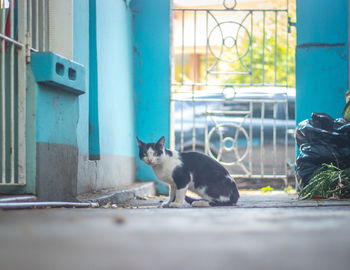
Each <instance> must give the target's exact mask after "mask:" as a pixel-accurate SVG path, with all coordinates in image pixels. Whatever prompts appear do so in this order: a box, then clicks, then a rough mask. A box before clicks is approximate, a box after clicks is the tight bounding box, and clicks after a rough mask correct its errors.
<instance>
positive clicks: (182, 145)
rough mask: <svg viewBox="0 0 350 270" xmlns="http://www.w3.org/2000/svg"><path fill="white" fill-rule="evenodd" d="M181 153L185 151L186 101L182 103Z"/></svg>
mask: <svg viewBox="0 0 350 270" xmlns="http://www.w3.org/2000/svg"><path fill="white" fill-rule="evenodd" d="M180 143H181V144H180V149H181V152H182V151H183V150H184V101H181V142H180Z"/></svg>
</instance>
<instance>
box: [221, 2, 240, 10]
mask: <svg viewBox="0 0 350 270" xmlns="http://www.w3.org/2000/svg"><path fill="white" fill-rule="evenodd" d="M223 5H224V7H225V8H226V9H229V10H232V9H235V8H236V6H237V1H236V0H231V1H228V0H224V2H223Z"/></svg>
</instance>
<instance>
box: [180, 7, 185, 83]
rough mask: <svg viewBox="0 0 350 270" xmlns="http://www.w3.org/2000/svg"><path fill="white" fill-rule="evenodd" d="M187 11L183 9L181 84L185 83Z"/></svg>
mask: <svg viewBox="0 0 350 270" xmlns="http://www.w3.org/2000/svg"><path fill="white" fill-rule="evenodd" d="M184 57H185V11H184V10H183V11H182V46H181V74H182V76H181V84H182V85H183V84H184V75H185V74H184V65H185V59H184Z"/></svg>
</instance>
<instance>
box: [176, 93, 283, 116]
mask: <svg viewBox="0 0 350 270" xmlns="http://www.w3.org/2000/svg"><path fill="white" fill-rule="evenodd" d="M194 99H195V101H207V102H209V101H212V102H219V101H221V102H222V101H226V102H230V100H229V99H220V98H197V97H193V98H173V99H172V101H193V100H194ZM251 101H252V102H259V103H275V102H276V103H285V102H286V100H284V99H275V100H271V99H257V98H256V99H239V100H238V99H234V100H232V103H249V102H251ZM222 112H229V111H222ZM242 112H244V113H247V112H248V111H242Z"/></svg>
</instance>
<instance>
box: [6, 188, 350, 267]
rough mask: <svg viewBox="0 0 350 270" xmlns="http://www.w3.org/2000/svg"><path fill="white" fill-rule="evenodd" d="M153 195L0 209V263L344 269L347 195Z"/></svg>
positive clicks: (348, 235)
mask: <svg viewBox="0 0 350 270" xmlns="http://www.w3.org/2000/svg"><path fill="white" fill-rule="evenodd" d="M154 203H155V199H153V200H147V201H145V200H141V201H137V202H133V204H132V205H134V206H135V205H140V208H138V209H130V208H116V209H111V208H109V209H101V208H99V209H96V208H95V209H36V210H15V211H0V243H1V244H0V269H1V270H19V269H26V270H40V269H43V270H56V269H99V270H100V269H123V270H127V269H143V270H148V269H152V270H156V269H191V270H192V269H211V270H214V269H219V270H221V269H254V270H255V269H259V270H264V269H283V270H284V269H287V270H288V269H291V270H292V269H293V270H295V269H298V270H299V269H308V270H310V269H311V270H312V269H317V270H320V269H337V270H338V269H350V202H348V201H340V202H339V201H337V202H321V203H317V202H299V201H296V200H295V196H293V195H287V194H285V193H272V194H268V195H262V194H259V193H249V194H242V199H241V201H240V203H239V204H238V206H237V207H221V208H197V209H194V208H185V209H160V208H155V206H154ZM147 205H153V206H147ZM128 206H129V207H130V204H129V205H128Z"/></svg>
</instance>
